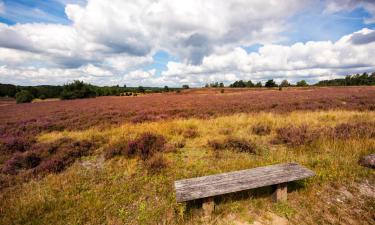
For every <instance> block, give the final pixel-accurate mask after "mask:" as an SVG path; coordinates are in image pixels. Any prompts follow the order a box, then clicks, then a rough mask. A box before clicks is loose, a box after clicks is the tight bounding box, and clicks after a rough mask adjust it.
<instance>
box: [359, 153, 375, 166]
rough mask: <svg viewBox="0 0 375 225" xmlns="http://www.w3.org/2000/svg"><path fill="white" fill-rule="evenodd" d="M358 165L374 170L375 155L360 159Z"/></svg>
mask: <svg viewBox="0 0 375 225" xmlns="http://www.w3.org/2000/svg"><path fill="white" fill-rule="evenodd" d="M358 164H359V165H361V166H364V167H368V168H371V169H375V154H371V155H368V156H364V157H362V158H361V159H360V160H359V161H358Z"/></svg>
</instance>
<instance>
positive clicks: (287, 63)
mask: <svg viewBox="0 0 375 225" xmlns="http://www.w3.org/2000/svg"><path fill="white" fill-rule="evenodd" d="M54 1H57V2H60V3H61V4H64V5H65V4H66V8H65V12H66V14H67V16H68V18H69V20H70V21H71V24H70V25H60V24H46V23H27V24H16V25H12V26H10V25H5V24H2V23H0V82H6V83H22V84H27V83H33V84H37V83H62V82H66V81H68V80H72V79H82V80H85V81H90V82H94V83H95V84H117V83H122V82H125V83H128V84H129V83H130V84H134V85H137V84H138V83H140V84H143V85H148V86H149V85H160V86H162V85H170V86H172V85H181V84H183V83H189V84H193V85H196V86H200V85H202V84H204V83H206V82H211V81H225V82H227V83H228V82H233V81H234V80H236V79H254V80H264V79H267V78H270V77H276V78H277V77H280V78H281V77H289V78H290V79H299V78H301V77H303V78H309V79H320V78H322V76H326V75H327V74H332V75H336V74H343V73H349V72H350V71H362V70H366V69H373V68H374V64H373V63H372V62H371V60H370V59H371V58H373V56H374V51H375V50H374V37H375V32H374V31H373V30H368V29H367V30H365V29H364V30H361V31H359V32H357V33H353V34H351V35H349V36H345V37H343V38H342V39H340V40H339V41H337V42H331V41H325V42H313V41H311V42H307V43H296V44H294V45H291V46H283V45H279V44H277V43H280V41H281V40H284V38H285V37H283V35H282V34H283V32H284V31H285V30H286V29H287V28H288V24H287V21H288V18H290V16H293V15H294V14H295V13H298V12H299V10H300V9H302V8H303V7H305V6H306V5H309V4H310V3H311V2H313V1H312V0H306V1H299V0H285V1H275V0H252V1H248V0H233V1H226V0H221V1H219V0H205V1H201V0H190V1H182V0H139V1H123V0H112V1H111V3H110V4H109V3H108V2H107V1H102V0H88V1H87V2H86V1H85V0H82V1H80V2H79V4H70V3H71V2H73V1H71V0H54ZM358 2H359V3H358ZM326 3H327V11H328V12H337V11H340V10H352V9H353V8H356V7H359V6H358V5H360V6H361V7H365V8H366V10H368V11H369V12H370V13H371V12H372V11H371V10H372V9H373V6H374V4H372V3H371V1H369V0H367V1H366V0H362V1H352V0H343V1H342V4H339V1H335V0H327V1H326ZM357 3H358V4H357ZM0 10H1V0H0ZM374 12H375V11H374ZM255 43H261V44H264V47H262V48H260V49H259V52H253V53H247V52H246V50H245V49H244V46H250V45H252V44H255ZM160 50H162V51H166V52H168V53H169V54H170V55H172V56H175V57H176V58H177V59H178V62H168V63H167V69H166V70H165V71H162V73H161V75H158V73H157V72H156V70H146V71H143V70H141V69H140V68H141V67H142V66H144V65H146V64H150V63H152V62H153V58H152V55H154V54H155V53H156V52H157V51H160Z"/></svg>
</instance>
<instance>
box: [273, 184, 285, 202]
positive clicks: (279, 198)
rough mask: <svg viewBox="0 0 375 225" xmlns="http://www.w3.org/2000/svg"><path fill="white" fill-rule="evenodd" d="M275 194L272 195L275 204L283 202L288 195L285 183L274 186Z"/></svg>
mask: <svg viewBox="0 0 375 225" xmlns="http://www.w3.org/2000/svg"><path fill="white" fill-rule="evenodd" d="M275 187H276V188H275V192H274V193H273V199H274V201H275V202H285V201H286V200H287V195H288V185H287V183H281V184H276V185H275Z"/></svg>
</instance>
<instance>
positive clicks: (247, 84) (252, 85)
mask: <svg viewBox="0 0 375 225" xmlns="http://www.w3.org/2000/svg"><path fill="white" fill-rule="evenodd" d="M246 87H254V83H253V82H252V81H251V80H249V81H247V82H246Z"/></svg>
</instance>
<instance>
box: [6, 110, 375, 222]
mask: <svg viewBox="0 0 375 225" xmlns="http://www.w3.org/2000/svg"><path fill="white" fill-rule="evenodd" d="M371 121H372V122H375V113H374V112H355V111H328V112H293V113H290V114H273V113H256V114H237V115H231V116H224V117H218V118H214V119H209V120H200V119H183V120H182V119H181V120H170V121H159V122H152V123H142V124H123V125H122V126H120V127H112V128H108V129H100V130H99V129H97V128H92V129H88V130H84V131H74V132H72V131H63V132H53V133H46V134H43V135H41V136H40V137H38V141H39V142H50V141H55V140H57V139H60V138H63V137H69V138H73V139H77V140H90V141H97V142H99V143H103V144H102V145H101V146H100V147H99V148H98V149H97V153H96V155H94V156H91V157H87V158H84V159H81V161H80V162H77V163H75V164H74V165H73V166H72V167H71V168H69V169H68V170H66V171H64V172H62V173H60V174H57V175H49V176H47V177H45V178H43V179H41V180H37V181H32V182H29V183H27V184H24V185H22V186H18V187H14V188H11V189H9V190H6V191H5V192H4V193H1V194H0V202H1V203H0V223H2V224H12V223H14V224H18V223H30V224H37V223H42V224H185V223H187V224H199V223H200V224H205V223H212V224H227V222H228V219H227V218H228V216H229V215H230V216H232V217H231V218H235V219H236V221H240V222H243V223H246V222H247V223H251V222H254V221H257V220H262V221H265V220H267V212H273V213H276V214H278V215H280V216H282V217H286V218H287V219H288V220H289V221H290V222H291V223H293V224H327V223H344V224H345V223H350V222H352V223H354V224H367V223H370V222H371V220H372V219H371V213H373V212H371V210H372V209H374V208H373V207H374V199H373V198H369V197H364V196H362V195H361V193H360V191H358V187H359V185H362V183H363V182H364V180H366V181H368V182H372V184H374V172H373V171H372V170H371V169H367V168H364V167H361V166H359V165H358V164H357V161H358V159H359V157H360V156H362V155H365V154H370V153H374V152H375V140H374V139H358V138H356V139H348V140H332V139H329V138H321V139H319V140H317V141H316V142H314V143H313V144H311V145H303V146H300V147H295V148H291V147H288V146H285V145H274V144H271V140H272V139H274V137H275V130H276V129H277V128H281V127H288V126H291V125H301V124H306V125H308V126H309V127H313V128H324V127H333V126H335V125H337V124H340V123H346V122H351V123H353V122H371ZM257 124H267V125H268V126H270V127H271V130H272V131H271V134H270V135H266V136H258V135H255V134H253V133H252V132H251V128H252V127H253V126H255V125H257ZM187 129H196V130H197V131H198V133H199V135H198V137H196V138H184V137H183V132H184V131H185V130H187ZM225 130H226V132H224V131H225ZM228 131H229V134H228ZM144 132H152V133H156V134H160V135H163V136H164V137H166V139H167V141H168V142H169V143H177V142H182V141H184V142H186V145H185V147H184V148H182V149H178V150H177V152H169V153H164V155H165V156H166V158H167V159H168V161H169V166H168V168H166V169H165V170H163V171H162V172H161V173H160V174H150V173H148V172H147V170H146V169H145V168H144V165H143V164H142V163H141V162H140V161H139V160H137V159H136V158H133V159H127V158H124V157H121V156H120V157H116V158H113V159H111V160H108V161H103V159H102V153H103V149H105V148H106V146H107V145H110V144H114V143H118V142H121V141H124V142H126V141H129V140H132V139H134V138H136V137H137V136H139V135H140V134H142V133H144ZM225 133H226V134H225ZM227 136H231V137H238V138H244V139H247V140H251V141H252V142H254V143H255V144H256V145H257V148H258V153H257V154H256V155H254V154H248V153H238V152H235V151H232V150H224V151H222V152H221V153H219V154H216V153H214V152H213V151H212V150H211V149H210V148H209V147H208V146H207V142H208V140H213V139H224V138H226V137H227ZM292 161H293V162H298V163H300V164H302V165H304V166H306V167H308V168H310V169H312V170H314V171H315V172H316V174H317V176H315V177H314V178H311V179H308V180H306V181H299V182H295V183H293V184H292V189H293V191H292V192H291V193H289V196H288V197H289V200H288V203H287V204H285V205H275V204H273V203H272V202H271V200H270V195H269V194H270V189H269V188H264V189H260V190H256V191H249V192H243V193H238V194H232V195H228V196H224V197H220V198H218V199H216V201H217V202H218V205H217V208H216V210H215V215H214V217H213V218H212V220H211V221H203V220H202V219H201V215H200V213H201V212H200V210H199V202H198V203H193V204H185V203H183V204H177V203H176V202H175V196H174V189H173V181H174V180H177V179H182V178H190V177H196V176H202V175H208V174H215V173H221V172H227V171H233V170H240V169H247V168H254V167H258V166H263V165H270V164H275V163H281V162H292ZM342 188H345V190H346V189H347V190H350V191H351V192H352V193H353V195H354V197H353V199H352V200H351V202H350V201H348V202H347V201H344V202H343V203H340V202H335V199H336V198H337V196H340V191H339V190H341V189H342ZM365 199H367V200H365ZM328 201H329V202H332V203H330V204H328V203H327V202H328ZM349 209H350V210H349ZM324 210H325V211H324Z"/></svg>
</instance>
